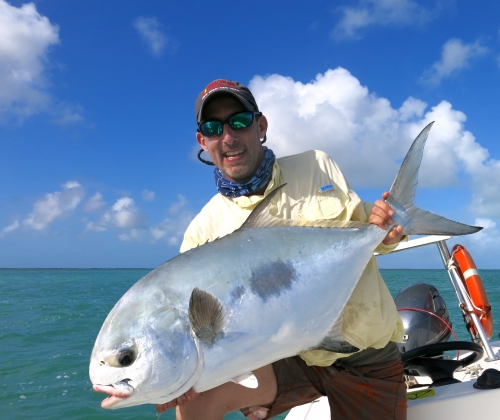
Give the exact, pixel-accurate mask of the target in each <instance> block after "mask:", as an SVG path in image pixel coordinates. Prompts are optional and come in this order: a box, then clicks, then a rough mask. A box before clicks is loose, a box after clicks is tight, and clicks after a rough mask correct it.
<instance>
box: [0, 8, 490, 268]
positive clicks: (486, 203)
mask: <svg viewBox="0 0 500 420" xmlns="http://www.w3.org/2000/svg"><path fill="white" fill-rule="evenodd" d="M499 16H500V3H499V2H498V1H494V0H489V1H479V2H458V1H452V0H448V1H446V0H443V1H412V0H380V1H374V0H360V1H319V0H310V1H307V2H298V1H282V0H276V1H272V2H270V1H260V0H257V1H253V2H250V3H249V2H240V3H235V2H233V1H217V0H216V1H211V2H205V1H199V0H198V1H190V0H184V1H179V0H170V1H163V0H151V1H147V2H136V1H127V0H124V1H120V2H111V1H106V2H105V1H97V0H85V1H83V0H73V1H63V0H41V1H35V2H33V3H23V2H22V1H14V0H10V1H5V0H0V147H1V153H0V179H1V180H2V183H1V189H0V267H82V268H85V267H103V268H105V267H155V266H157V265H159V264H161V263H162V262H164V261H166V260H167V259H170V258H172V257H173V256H175V255H176V254H177V253H178V249H179V245H180V242H181V240H182V234H183V231H184V229H185V228H186V226H187V224H188V223H189V221H190V220H191V219H192V218H193V217H194V215H195V214H196V213H197V212H198V211H199V210H200V209H201V208H202V206H203V205H204V203H206V201H207V200H209V198H210V197H211V196H212V195H214V194H215V193H216V190H215V186H214V182H213V175H212V169H211V168H210V167H208V166H205V165H203V164H201V163H200V162H198V161H197V160H196V157H195V156H196V152H197V150H198V148H197V147H196V142H195V131H196V125H195V119H194V109H193V108H194V100H195V98H196V96H197V95H198V93H199V92H200V91H201V90H202V89H203V88H204V87H205V85H207V84H208V83H209V82H210V81H212V80H214V79H217V78H228V79H231V80H238V81H240V82H242V83H244V84H247V85H248V86H249V87H250V88H251V89H252V91H253V92H254V95H255V96H256V98H257V101H258V103H259V107H260V108H261V110H262V111H263V112H264V114H266V116H267V118H268V120H269V125H270V127H269V131H268V145H269V147H271V148H272V149H273V150H274V151H275V153H276V154H277V155H278V156H285V155H287V154H293V153H299V152H301V151H305V150H309V149H314V148H315V149H322V150H325V151H327V152H328V153H329V154H330V156H332V158H333V159H334V160H336V161H337V162H338V163H339V165H340V167H341V168H342V169H343V171H344V173H345V174H346V176H347V178H348V180H349V181H350V183H351V185H352V186H353V187H354V189H355V190H356V191H357V192H358V194H359V195H360V196H361V197H362V198H363V199H365V200H366V201H373V200H375V199H376V198H378V197H379V196H380V194H381V193H382V192H383V191H386V190H388V189H389V187H390V185H391V183H392V180H393V178H394V176H395V174H396V172H397V169H398V167H399V164H400V162H401V160H402V158H403V157H404V155H405V153H406V151H407V149H408V147H409V145H410V143H411V140H412V139H413V138H414V137H415V136H416V134H418V132H419V131H420V130H421V129H422V128H423V127H424V126H425V125H426V124H427V123H428V122H430V121H436V123H435V124H434V127H433V129H432V130H431V134H430V136H429V141H428V145H427V148H426V152H425V155H424V160H423V163H422V168H421V176H420V184H419V188H418V192H417V204H418V205H419V206H420V207H423V208H425V209H428V210H431V211H434V212H436V213H439V214H441V215H443V216H446V217H449V218H452V219H454V220H458V221H461V222H465V223H469V224H478V225H481V226H484V227H485V229H484V230H483V231H482V232H481V233H479V234H476V235H473V236H470V237H466V238H460V239H459V242H460V243H463V244H464V245H466V246H467V247H468V248H469V250H470V251H471V253H472V255H473V257H474V258H475V260H476V263H477V265H478V266H479V267H480V268H500V258H499V251H500V236H499V226H500V142H499V141H498V138H499V134H500V118H498V115H499V110H500V95H499V92H500V18H499ZM456 242H457V241H456V240H454V241H451V244H453V243H456ZM379 262H380V265H381V266H382V267H388V268H390V267H408V268H412V267H413V268H438V267H440V264H441V263H440V260H439V257H438V255H437V253H436V252H435V250H434V247H433V248H432V249H430V250H426V249H424V250H420V251H411V252H407V253H402V254H395V255H393V256H387V257H381V258H380V259H379Z"/></svg>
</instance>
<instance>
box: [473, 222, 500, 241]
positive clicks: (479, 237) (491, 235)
mask: <svg viewBox="0 0 500 420" xmlns="http://www.w3.org/2000/svg"><path fill="white" fill-rule="evenodd" d="M474 225H475V226H482V227H483V230H481V231H480V232H478V233H475V234H474V235H472V236H471V237H470V241H471V242H473V243H474V245H475V246H479V247H482V248H488V247H491V246H498V245H500V232H499V231H498V228H497V224H496V223H495V221H493V220H491V219H481V218H478V219H476V220H475V223H474Z"/></svg>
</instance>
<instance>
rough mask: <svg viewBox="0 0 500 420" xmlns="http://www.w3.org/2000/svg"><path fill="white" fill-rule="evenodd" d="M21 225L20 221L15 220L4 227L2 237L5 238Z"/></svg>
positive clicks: (0, 236)
mask: <svg viewBox="0 0 500 420" xmlns="http://www.w3.org/2000/svg"><path fill="white" fill-rule="evenodd" d="M19 226H21V224H20V223H19V221H18V220H16V221H14V223H12V224H10V225H9V226H7V227H5V228H3V229H2V231H1V232H0V238H3V237H4V236H5V235H6V234H7V233H9V232H12V231H14V230H16V229H17V228H18V227H19Z"/></svg>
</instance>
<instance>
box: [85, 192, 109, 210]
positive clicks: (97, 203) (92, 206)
mask: <svg viewBox="0 0 500 420" xmlns="http://www.w3.org/2000/svg"><path fill="white" fill-rule="evenodd" d="M104 205H105V203H104V201H103V200H102V195H101V193H100V192H96V193H95V194H94V195H93V196H92V197H90V198H89V199H88V200H87V202H86V203H85V206H84V207H83V211H86V212H89V213H92V212H96V211H99V210H100V209H101V208H102V207H103V206H104Z"/></svg>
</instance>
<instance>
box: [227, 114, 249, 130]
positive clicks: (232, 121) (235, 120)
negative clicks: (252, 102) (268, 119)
mask: <svg viewBox="0 0 500 420" xmlns="http://www.w3.org/2000/svg"><path fill="white" fill-rule="evenodd" d="M252 122H253V113H252V112H242V113H240V114H236V115H233V116H232V117H231V118H229V125H230V126H231V128H232V129H233V130H241V129H242V128H247V127H249V126H250V125H252Z"/></svg>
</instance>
